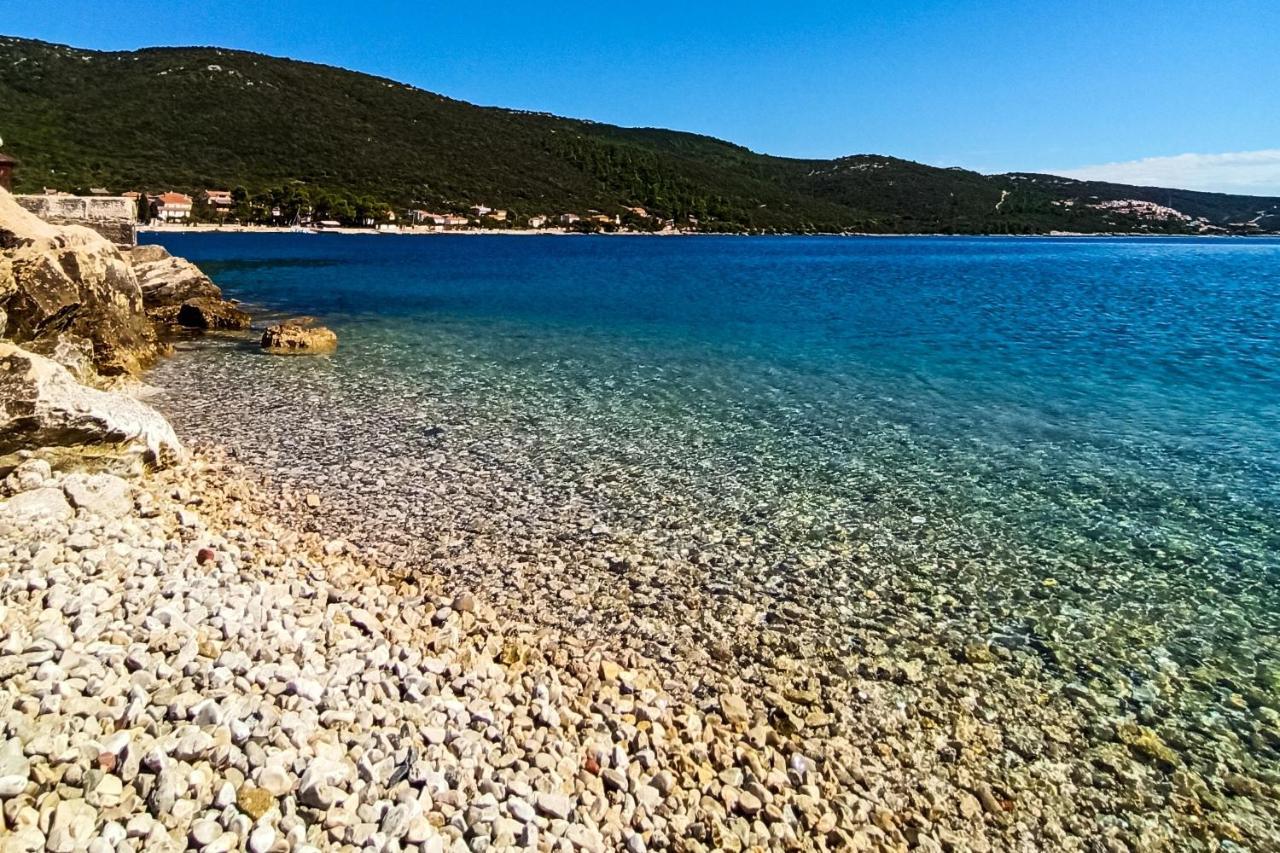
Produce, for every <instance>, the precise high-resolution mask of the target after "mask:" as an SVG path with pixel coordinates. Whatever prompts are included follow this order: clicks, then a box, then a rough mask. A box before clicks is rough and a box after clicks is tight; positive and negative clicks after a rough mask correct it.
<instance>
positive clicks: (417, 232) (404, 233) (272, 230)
mask: <svg viewBox="0 0 1280 853" xmlns="http://www.w3.org/2000/svg"><path fill="white" fill-rule="evenodd" d="M137 230H138V233H139V234H305V235H316V234H340V235H343V236H347V237H360V236H364V237H448V236H451V235H457V236H469V237H502V236H507V237H885V238H894V239H900V238H904V237H946V238H952V239H958V240H959V239H972V238H975V237H977V238H987V237H999V238H1016V239H1045V238H1061V237H1080V238H1092V239H1114V238H1119V237H1133V238H1139V237H1141V238H1156V239H1175V240H1186V239H1195V240H1198V239H1202V238H1204V239H1242V238H1247V239H1251V240H1252V239H1257V238H1272V239H1280V234H1153V233H1151V232H1147V231H1111V232H1082V231H1049V232H1046V233H1043V234H944V233H941V232H927V231H922V232H916V233H906V234H902V233H889V234H882V233H875V232H868V231H827V232H799V231H797V232H776V233H768V234H756V233H751V232H747V231H739V232H716V231H626V230H622V231H596V232H584V231H573V230H569V229H566V228H539V229H532V228H456V229H450V230H447V231H436V230H432V229H429V228H407V229H399V230H386V231H384V230H379V229H376V228H349V227H334V228H322V229H303V230H301V231H299V230H298V229H295V228H290V227H286V226H283V225H208V224H206V225H175V224H172V223H167V224H164V225H155V224H149V225H139V226H138V229H137Z"/></svg>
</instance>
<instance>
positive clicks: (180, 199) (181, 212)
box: [156, 192, 191, 222]
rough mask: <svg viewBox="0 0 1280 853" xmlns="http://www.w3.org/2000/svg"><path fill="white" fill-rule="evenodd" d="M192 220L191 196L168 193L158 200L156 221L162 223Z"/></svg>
mask: <svg viewBox="0 0 1280 853" xmlns="http://www.w3.org/2000/svg"><path fill="white" fill-rule="evenodd" d="M190 218H191V196H189V195H183V194H182V193H174V192H168V193H163V194H162V195H161V196H160V197H159V198H157V199H156V219H159V220H160V221H162V222H180V221H182V220H185V219H190Z"/></svg>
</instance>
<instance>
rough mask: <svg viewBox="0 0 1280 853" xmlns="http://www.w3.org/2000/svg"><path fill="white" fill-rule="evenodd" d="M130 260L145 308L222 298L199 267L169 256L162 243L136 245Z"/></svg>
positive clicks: (216, 287)
mask: <svg viewBox="0 0 1280 853" xmlns="http://www.w3.org/2000/svg"><path fill="white" fill-rule="evenodd" d="M130 260H131V261H132V263H133V272H134V275H136V276H137V277H138V286H139V287H140V288H141V290H142V301H143V304H144V305H145V306H146V307H147V308H148V309H152V308H160V307H163V306H166V305H181V304H182V303H184V302H187V301H190V300H192V299H213V300H221V299H222V291H221V290H220V289H219V288H218V286H217V285H216V284H214V283H213V280H212V279H210V278H209V277H208V276H207V275H205V274H204V273H203V272H201V271H200V268H199V267H197V266H196V265H195V264H193V263H191V262H190V261H188V260H186V259H184V258H175V257H172V256H170V255H169V253H168V252H166V251H165V250H164V248H163V247H161V246H138V247H137V248H135V249H134V250H133V251H132V253H131V256H130Z"/></svg>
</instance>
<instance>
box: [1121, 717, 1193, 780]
mask: <svg viewBox="0 0 1280 853" xmlns="http://www.w3.org/2000/svg"><path fill="white" fill-rule="evenodd" d="M1116 739H1117V740H1119V741H1120V742H1121V743H1123V744H1124V745H1126V746H1128V747H1129V748H1130V749H1131V750H1132V751H1133V752H1134V754H1135V755H1137V756H1139V757H1140V758H1142V759H1144V760H1145V761H1148V762H1150V763H1152V764H1155V765H1157V766H1158V767H1161V768H1163V769H1165V770H1173V769H1176V768H1177V767H1178V766H1179V765H1180V764H1181V763H1182V762H1181V761H1179V759H1178V754H1177V753H1176V752H1174V751H1173V750H1172V749H1171V748H1170V747H1169V746H1168V744H1166V743H1165V742H1164V741H1163V740H1161V739H1160V736H1159V735H1157V734H1156V733H1155V732H1153V731H1152V730H1151V729H1148V728H1146V727H1145V726H1140V725H1138V724H1137V723H1133V722H1128V721H1126V722H1123V723H1120V724H1119V725H1117V726H1116Z"/></svg>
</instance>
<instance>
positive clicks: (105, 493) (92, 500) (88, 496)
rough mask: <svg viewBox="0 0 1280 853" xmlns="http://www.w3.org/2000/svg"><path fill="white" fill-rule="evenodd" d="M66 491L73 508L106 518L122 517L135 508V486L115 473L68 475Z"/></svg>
mask: <svg viewBox="0 0 1280 853" xmlns="http://www.w3.org/2000/svg"><path fill="white" fill-rule="evenodd" d="M62 490H63V491H64V492H66V493H67V497H68V498H69V499H70V501H71V505H72V506H73V507H75V508H76V509H83V510H86V511H87V512H91V513H93V514H94V515H100V516H102V517H104V518H120V517H121V516H125V515H128V514H129V513H130V512H132V511H133V487H132V486H130V485H129V483H128V482H127V481H125V480H122V479H120V478H119V477H116V476H113V475H111V474H81V473H77V474H68V475H67V477H66V479H65V480H63V481H62Z"/></svg>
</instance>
